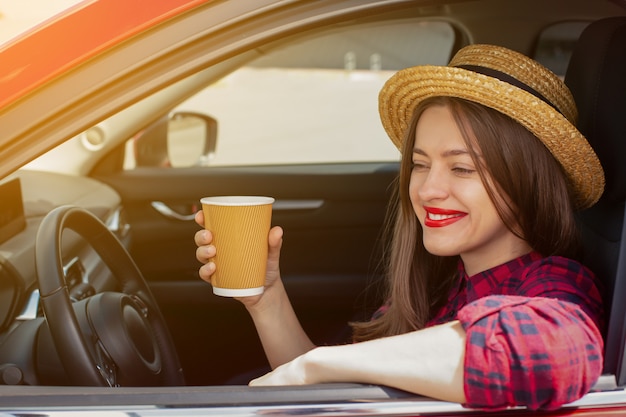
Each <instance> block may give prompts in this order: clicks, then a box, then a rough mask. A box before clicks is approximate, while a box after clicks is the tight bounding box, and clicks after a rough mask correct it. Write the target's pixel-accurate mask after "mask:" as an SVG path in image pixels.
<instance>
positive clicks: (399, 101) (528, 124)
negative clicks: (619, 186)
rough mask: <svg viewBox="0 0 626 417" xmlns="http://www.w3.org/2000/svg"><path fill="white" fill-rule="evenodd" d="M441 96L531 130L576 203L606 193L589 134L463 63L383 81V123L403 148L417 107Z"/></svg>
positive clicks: (580, 204) (524, 93)
mask: <svg viewBox="0 0 626 417" xmlns="http://www.w3.org/2000/svg"><path fill="white" fill-rule="evenodd" d="M437 96H448V97H457V98H461V99H465V100H470V101H473V102H476V103H479V104H482V105H485V106H487V107H490V108H492V109H495V110H497V111H499V112H501V113H503V114H506V115H507V116H509V117H511V118H512V119H513V120H516V121H517V122H518V123H520V124H521V125H522V126H524V127H525V128H526V129H528V130H529V131H530V132H532V133H533V134H534V135H535V136H537V137H538V138H539V139H540V140H541V141H542V142H543V143H544V145H545V146H546V147H547V148H548V150H549V151H550V152H551V153H552V155H554V157H555V158H556V159H557V160H558V161H559V162H560V164H561V165H562V167H563V168H564V170H565V172H566V174H567V176H568V178H569V180H570V182H571V185H572V187H573V192H574V204H575V206H576V207H578V208H587V207H590V206H592V205H593V204H595V203H596V202H597V201H598V199H599V198H600V196H601V195H602V192H603V190H604V171H603V170H602V166H601V164H600V161H599V159H598V157H597V156H596V154H595V152H594V151H593V149H592V148H591V146H590V145H589V143H588V142H587V140H586V139H585V137H584V136H583V135H582V134H581V133H580V132H579V131H578V129H576V127H575V126H574V125H572V124H571V123H570V122H569V121H568V120H567V119H566V118H565V117H564V116H563V115H562V114H561V113H559V112H558V111H557V110H555V109H554V108H553V107H552V106H550V105H549V104H547V103H546V102H544V101H543V100H541V99H539V98H537V97H535V96H534V95H532V94H531V93H529V92H527V91H524V90H522V89H521V88H518V87H515V86H513V85H511V84H508V83H506V82H504V81H500V80H498V79H496V78H492V77H489V76H486V75H483V74H478V73H475V72H473V71H470V70H466V69H463V68H455V67H440V66H430V65H424V66H419V67H413V68H407V69H404V70H401V71H399V72H397V73H396V74H394V75H393V76H392V77H391V78H390V79H389V80H388V81H387V83H385V85H384V86H383V88H382V90H381V91H380V94H379V112H380V116H381V121H382V124H383V127H384V128H385V130H386V132H387V134H388V135H389V137H390V139H391V141H392V142H393V143H394V144H395V145H396V147H398V149H400V151H402V147H403V142H404V138H405V135H406V129H407V128H408V126H409V123H410V121H411V118H412V117H413V112H414V110H415V108H416V107H417V106H418V104H419V103H420V102H422V101H423V100H425V99H427V98H431V97H437Z"/></svg>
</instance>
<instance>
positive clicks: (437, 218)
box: [424, 207, 467, 227]
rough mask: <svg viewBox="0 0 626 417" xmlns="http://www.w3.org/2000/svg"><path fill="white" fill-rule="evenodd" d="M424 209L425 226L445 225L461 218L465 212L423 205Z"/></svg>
mask: <svg viewBox="0 0 626 417" xmlns="http://www.w3.org/2000/svg"><path fill="white" fill-rule="evenodd" d="M424 210H426V218H425V219H424V226H427V227H445V226H449V225H451V224H453V223H456V222H457V221H459V220H461V219H462V218H464V217H465V216H467V213H465V212H462V211H456V210H445V209H442V208H437V207H424Z"/></svg>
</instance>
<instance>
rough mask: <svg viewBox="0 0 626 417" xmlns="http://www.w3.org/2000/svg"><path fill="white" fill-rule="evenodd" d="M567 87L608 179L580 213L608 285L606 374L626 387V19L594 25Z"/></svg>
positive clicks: (590, 255)
mask: <svg viewBox="0 0 626 417" xmlns="http://www.w3.org/2000/svg"><path fill="white" fill-rule="evenodd" d="M565 83H566V84H567V85H568V86H569V88H570V89H571V91H572V93H573V95H574V99H575V101H576V105H577V106H578V111H579V119H578V128H579V130H580V131H581V132H582V133H583V135H585V137H586V138H587V139H588V141H589V143H590V144H591V146H592V147H593V148H594V149H595V151H596V153H597V155H598V157H599V158H600V162H601V164H602V166H603V168H604V172H605V176H606V188H605V190H604V194H603V195H602V197H601V198H600V201H598V203H597V204H596V205H595V206H593V207H591V208H590V209H587V210H584V211H582V212H581V213H580V223H581V226H582V234H583V244H584V250H585V255H584V262H585V264H586V265H587V266H589V267H590V268H591V269H592V270H593V271H594V272H595V273H596V275H597V276H598V277H599V278H600V280H601V281H602V283H603V284H604V286H605V288H604V289H603V290H604V296H605V307H606V314H607V318H608V325H607V328H606V333H605V336H606V337H605V363H604V373H605V374H610V375H615V378H616V381H615V382H616V383H617V385H618V386H623V385H624V384H625V383H626V372H625V369H626V361H625V360H624V354H625V352H624V344H625V343H624V342H625V340H626V320H625V316H626V300H625V298H626V242H625V241H624V239H623V237H624V236H626V233H625V232H626V223H625V222H624V216H625V212H624V209H625V202H626V161H625V160H624V157H625V156H626V16H621V17H612V18H606V19H601V20H598V21H595V22H593V23H591V24H590V25H589V26H587V27H586V28H585V30H584V31H583V33H582V34H581V36H580V38H579V40H578V42H577V44H576V46H575V48H574V51H573V54H572V57H571V60H570V63H569V66H568V69H567V73H566V75H565Z"/></svg>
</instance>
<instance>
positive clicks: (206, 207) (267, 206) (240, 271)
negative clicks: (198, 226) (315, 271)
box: [200, 196, 274, 297]
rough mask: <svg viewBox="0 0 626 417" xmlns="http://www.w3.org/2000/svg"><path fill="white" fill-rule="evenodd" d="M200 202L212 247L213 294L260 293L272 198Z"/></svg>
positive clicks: (231, 198)
mask: <svg viewBox="0 0 626 417" xmlns="http://www.w3.org/2000/svg"><path fill="white" fill-rule="evenodd" d="M200 202H201V203H202V210H203V212H204V222H205V228H206V229H207V230H209V231H210V232H211V233H212V234H213V245H215V248H216V255H215V257H214V258H213V259H212V261H213V262H215V266H216V269H215V273H214V274H213V276H212V277H211V284H212V285H213V293H214V294H217V295H221V296H225V297H245V296H251V295H257V294H261V293H262V292H263V288H264V284H265V271H266V266H267V249H268V243H267V237H268V234H269V230H270V225H271V222H272V204H273V203H274V199H273V198H271V197H256V196H221V197H205V198H203V199H201V200H200Z"/></svg>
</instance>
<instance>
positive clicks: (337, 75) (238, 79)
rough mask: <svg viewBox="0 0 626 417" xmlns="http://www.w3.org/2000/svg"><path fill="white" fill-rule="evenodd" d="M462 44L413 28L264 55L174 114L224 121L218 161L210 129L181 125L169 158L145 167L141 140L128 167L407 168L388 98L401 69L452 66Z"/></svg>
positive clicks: (307, 43)
mask: <svg viewBox="0 0 626 417" xmlns="http://www.w3.org/2000/svg"><path fill="white" fill-rule="evenodd" d="M406 39H411V40H412V41H411V42H406ZM454 43H455V32H454V30H453V28H452V26H451V25H450V24H448V23H445V22H440V21H422V20H417V21H416V20H414V19H407V20H403V21H390V22H382V23H369V24H362V25H358V26H350V27H345V28H338V29H334V30H332V31H327V32H324V33H322V34H317V35H315V36H310V37H306V38H303V39H298V40H297V41H295V42H290V43H288V44H284V45H279V46H277V47H275V48H272V49H271V50H269V51H261V52H262V53H263V56H262V57H261V58H259V59H256V60H254V61H253V62H250V63H249V64H248V65H245V66H243V67H241V68H239V69H237V70H236V71H233V72H232V73H230V74H228V75H227V76H225V77H224V78H222V79H220V80H219V81H218V82H216V83H214V84H212V85H210V86H208V87H207V88H206V89H204V90H203V91H201V92H199V93H198V94H196V95H194V96H193V97H191V98H190V99H188V100H187V101H185V102H184V103H182V104H181V105H179V106H178V107H177V108H176V109H175V110H174V112H173V113H174V114H187V115H189V114H201V115H206V116H210V117H211V118H213V119H214V120H215V121H216V124H217V126H216V129H217V143H216V146H215V149H214V150H213V151H211V152H210V155H206V157H205V158H203V159H202V160H198V158H197V155H198V152H199V148H198V146H199V145H198V143H201V142H202V141H199V140H198V139H199V137H202V135H203V132H204V129H203V127H202V123H197V120H196V123H194V118H192V117H185V118H184V120H181V119H180V118H176V119H175V120H171V121H170V123H169V144H168V146H167V148H168V150H169V152H167V155H166V154H165V153H166V151H165V149H164V148H162V149H161V151H162V152H161V155H154V154H152V155H150V157H151V158H148V160H147V161H146V160H145V159H144V160H142V155H138V152H141V151H139V150H138V149H137V146H134V145H136V144H135V143H134V141H135V140H136V138H135V139H132V140H131V141H129V145H128V146H127V157H126V162H125V167H126V169H132V168H133V167H135V166H138V165H142V166H145V165H152V166H159V165H160V166H174V167H177V166H190V165H197V164H208V165H211V166H235V165H237V166H242V165H279V164H293V163H345V162H371V161H385V162H388V161H398V160H399V156H400V154H399V152H398V150H397V149H396V148H395V147H394V146H393V144H392V143H391V142H390V141H389V140H388V139H387V136H386V134H385V132H384V130H383V128H382V125H381V123H380V119H379V116H378V107H377V101H378V100H377V98H378V92H379V91H380V89H381V87H382V85H383V84H384V83H385V81H386V80H387V79H388V78H389V77H390V76H391V75H392V74H393V73H394V72H395V71H397V70H399V69H402V68H406V67H410V66H415V65H421V64H433V65H445V64H446V62H447V61H448V60H449V58H450V54H451V52H452V48H453V45H454ZM399 46H400V47H399ZM200 150H201V149H200ZM143 151H144V152H146V149H145V148H144V149H143ZM154 151H155V149H154V147H152V148H151V149H150V150H149V152H154Z"/></svg>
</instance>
